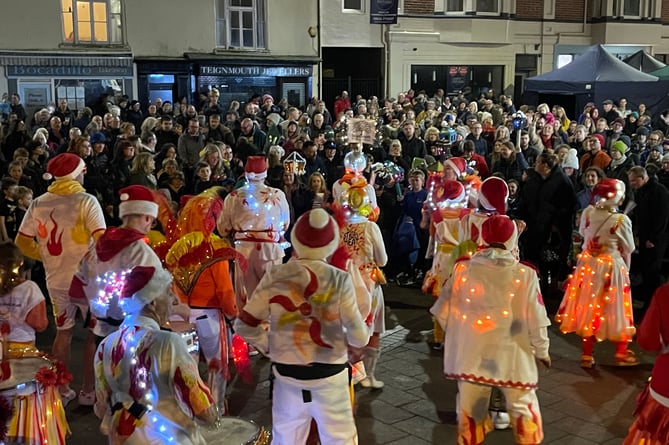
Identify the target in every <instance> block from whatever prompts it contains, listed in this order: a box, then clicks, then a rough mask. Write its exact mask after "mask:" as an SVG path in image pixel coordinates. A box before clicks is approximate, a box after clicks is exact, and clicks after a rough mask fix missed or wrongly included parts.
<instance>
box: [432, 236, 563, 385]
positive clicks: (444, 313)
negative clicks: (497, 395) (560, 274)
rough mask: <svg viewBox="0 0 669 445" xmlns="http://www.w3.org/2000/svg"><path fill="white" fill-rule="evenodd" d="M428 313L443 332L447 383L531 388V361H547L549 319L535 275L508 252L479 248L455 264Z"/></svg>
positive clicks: (533, 375)
mask: <svg viewBox="0 0 669 445" xmlns="http://www.w3.org/2000/svg"><path fill="white" fill-rule="evenodd" d="M430 312H432V314H433V315H434V316H435V317H436V318H437V320H438V321H439V323H440V324H441V325H442V327H443V328H444V331H445V332H446V338H445V341H444V374H445V376H446V377H447V378H450V379H454V380H466V381H470V382H476V383H482V384H488V385H494V386H503V387H511V388H523V389H532V388H535V387H536V386H537V381H538V372H537V366H536V363H535V359H534V357H535V356H536V357H538V358H546V357H548V345H549V341H548V334H547V329H546V327H547V326H549V325H550V320H549V319H548V316H547V315H546V308H545V307H544V305H543V300H542V299H541V291H540V289H539V279H538V277H537V274H536V272H535V271H534V269H532V268H531V267H529V266H525V265H524V264H521V263H518V262H517V261H516V259H515V258H514V257H513V254H511V253H510V252H509V251H507V250H502V249H495V248H488V249H483V250H482V251H480V252H478V253H476V254H475V255H474V256H473V257H472V258H471V260H468V261H462V262H459V263H457V264H456V266H455V268H454V271H453V275H452V276H451V278H450V279H449V280H448V282H447V283H446V286H445V287H444V289H443V291H442V293H441V295H440V297H439V299H438V300H437V302H436V303H435V304H434V306H433V307H432V308H431V310H430Z"/></svg>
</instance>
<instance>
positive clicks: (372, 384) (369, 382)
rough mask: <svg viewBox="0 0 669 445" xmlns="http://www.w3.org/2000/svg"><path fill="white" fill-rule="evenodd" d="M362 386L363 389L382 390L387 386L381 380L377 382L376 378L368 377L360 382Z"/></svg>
mask: <svg viewBox="0 0 669 445" xmlns="http://www.w3.org/2000/svg"><path fill="white" fill-rule="evenodd" d="M360 386H362V387H363V388H372V389H381V388H383V387H384V386H385V384H384V383H383V382H382V381H381V380H376V379H375V378H374V377H370V376H367V377H365V378H364V379H362V380H360Z"/></svg>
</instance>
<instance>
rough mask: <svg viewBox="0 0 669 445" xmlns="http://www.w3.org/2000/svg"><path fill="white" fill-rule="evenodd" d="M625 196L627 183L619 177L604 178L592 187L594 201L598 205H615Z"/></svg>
mask: <svg viewBox="0 0 669 445" xmlns="http://www.w3.org/2000/svg"><path fill="white" fill-rule="evenodd" d="M624 196H625V183H624V182H622V181H619V180H618V179H612V178H605V179H602V180H601V181H599V182H598V183H597V185H596V186H595V188H594V189H592V202H593V204H595V206H597V207H614V206H616V205H618V204H619V203H620V201H621V200H622V199H623V197H624Z"/></svg>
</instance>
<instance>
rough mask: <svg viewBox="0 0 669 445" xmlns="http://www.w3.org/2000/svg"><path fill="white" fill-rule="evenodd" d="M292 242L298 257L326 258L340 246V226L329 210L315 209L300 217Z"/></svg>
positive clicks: (294, 229) (294, 228)
mask: <svg viewBox="0 0 669 445" xmlns="http://www.w3.org/2000/svg"><path fill="white" fill-rule="evenodd" d="M291 242H292V244H293V248H294V249H295V253H296V254H297V256H298V258H301V259H310V260H324V259H326V258H327V257H329V256H330V255H332V253H333V252H334V251H335V250H337V247H338V246H339V227H338V226H337V222H336V221H335V219H334V218H333V217H331V216H330V215H329V214H328V212H326V211H325V210H323V209H314V210H311V211H309V212H307V213H305V214H304V215H302V216H300V217H299V218H298V220H297V222H296V223H295V227H293V232H292V237H291Z"/></svg>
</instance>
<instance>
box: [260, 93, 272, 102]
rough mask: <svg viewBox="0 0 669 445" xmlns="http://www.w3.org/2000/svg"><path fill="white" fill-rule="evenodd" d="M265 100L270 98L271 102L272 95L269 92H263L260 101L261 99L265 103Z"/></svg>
mask: <svg viewBox="0 0 669 445" xmlns="http://www.w3.org/2000/svg"><path fill="white" fill-rule="evenodd" d="M266 100H271V101H272V102H274V98H273V97H272V95H271V94H265V95H264V96H263V97H262V101H263V103H265V101H266Z"/></svg>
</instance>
